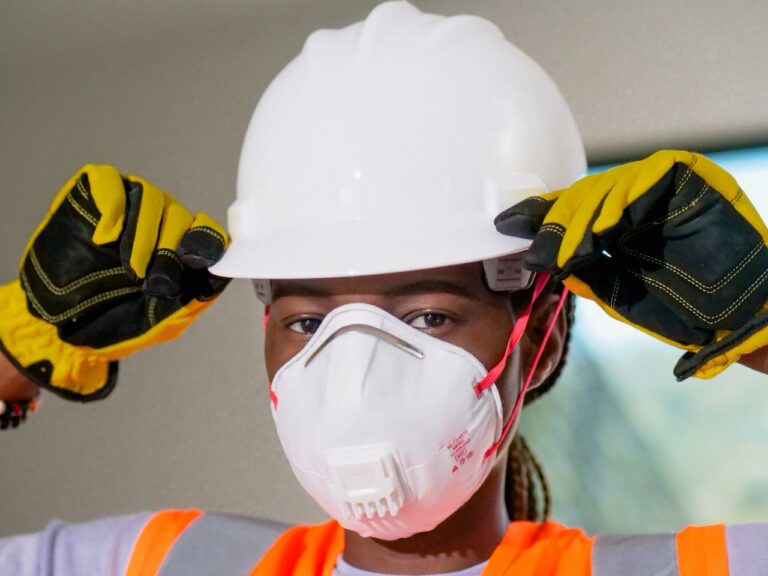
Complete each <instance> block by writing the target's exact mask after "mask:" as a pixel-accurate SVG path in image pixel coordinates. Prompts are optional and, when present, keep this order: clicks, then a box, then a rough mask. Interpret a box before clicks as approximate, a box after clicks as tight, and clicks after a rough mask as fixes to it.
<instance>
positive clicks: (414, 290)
mask: <svg viewBox="0 0 768 576" xmlns="http://www.w3.org/2000/svg"><path fill="white" fill-rule="evenodd" d="M428 292H447V293H449V294H454V295H455V296H460V297H462V298H470V299H474V298H477V294H475V293H474V292H473V291H472V290H471V289H469V288H467V287H466V286H463V285H462V284H459V283H455V282H450V281H447V280H421V281H419V282H411V283H409V284H403V285H402V286H395V287H393V288H390V289H389V290H386V291H385V292H383V294H384V296H410V295H413V294H423V293H428ZM283 296H313V297H318V298H330V297H332V296H334V293H333V292H332V291H331V290H328V289H325V288H319V287H317V286H314V285H312V284H307V283H304V282H291V283H289V284H281V285H279V286H278V287H277V288H276V289H275V291H274V293H273V294H272V300H273V301H274V300H277V299H278V298H282V297H283Z"/></svg>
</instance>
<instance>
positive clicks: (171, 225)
mask: <svg viewBox="0 0 768 576" xmlns="http://www.w3.org/2000/svg"><path fill="white" fill-rule="evenodd" d="M192 221H193V218H192V213H191V212H190V211H189V210H187V209H186V208H185V207H184V206H182V205H181V204H179V203H178V202H177V201H176V200H175V199H174V198H173V196H171V195H170V194H166V195H165V213H164V215H163V221H162V224H161V225H160V235H159V237H158V241H157V250H156V251H155V254H154V257H153V260H152V263H151V264H150V267H149V270H148V271H147V278H146V280H145V281H144V291H145V292H146V293H148V294H149V295H151V296H157V297H160V298H174V297H176V296H178V295H179V294H180V293H181V291H182V282H183V275H184V265H183V264H182V262H181V258H179V255H178V254H177V253H176V247H177V246H178V245H179V243H180V242H181V239H182V237H183V236H184V233H185V232H186V231H187V230H188V229H189V227H190V226H191V225H192Z"/></svg>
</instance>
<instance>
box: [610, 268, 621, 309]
mask: <svg viewBox="0 0 768 576" xmlns="http://www.w3.org/2000/svg"><path fill="white" fill-rule="evenodd" d="M620 284H621V278H620V277H618V276H616V280H615V281H614V283H613V292H612V293H611V302H610V307H611V308H613V309H616V297H617V296H618V295H619V285H620Z"/></svg>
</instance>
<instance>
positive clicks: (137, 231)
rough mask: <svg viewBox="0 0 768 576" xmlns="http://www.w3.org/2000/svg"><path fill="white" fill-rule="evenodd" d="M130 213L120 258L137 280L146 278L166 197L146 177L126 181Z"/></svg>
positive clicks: (121, 244) (121, 242) (122, 239)
mask: <svg viewBox="0 0 768 576" xmlns="http://www.w3.org/2000/svg"><path fill="white" fill-rule="evenodd" d="M126 182H127V187H128V210H127V216H126V222H125V230H124V231H123V235H122V238H121V240H120V259H121V260H122V262H123V266H125V267H126V268H127V269H128V270H130V271H131V272H133V274H134V275H135V276H136V277H137V278H144V277H145V276H146V272H147V266H148V265H149V261H150V259H151V258H152V254H153V253H154V251H155V245H156V244H157V239H158V234H159V232H160V222H161V220H162V217H163V210H164V207H165V194H164V193H163V192H162V191H161V190H160V189H159V188H157V187H156V186H154V185H153V184H151V183H149V182H148V181H146V180H144V179H143V178H133V177H132V178H131V179H130V180H126Z"/></svg>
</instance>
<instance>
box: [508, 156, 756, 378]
mask: <svg viewBox="0 0 768 576" xmlns="http://www.w3.org/2000/svg"><path fill="white" fill-rule="evenodd" d="M495 224H496V229H497V230H498V231H499V232H501V233H503V234H509V235H513V236H518V237H527V238H533V243H532V245H531V247H530V249H529V250H528V252H527V254H526V255H525V265H526V266H527V267H528V268H530V269H531V270H534V271H542V272H549V273H552V274H554V275H556V276H557V277H559V278H561V279H562V280H563V282H564V283H565V285H566V286H567V287H568V288H569V289H570V290H572V291H573V292H574V293H575V294H577V295H579V296H582V297H584V298H589V299H590V300H594V301H595V302H597V303H598V304H599V305H600V307H601V308H602V309H603V310H605V311H606V312H607V313H608V314H609V315H611V316H612V317H614V318H616V319H618V320H621V321H622V322H626V323H627V324H629V325H631V326H634V327H636V328H639V329H640V330H642V331H644V332H646V333H648V334H650V335H652V336H655V337H656V338H658V339H660V340H663V341H664V342H667V343H670V344H673V345H675V346H678V347H680V348H683V349H685V350H687V351H688V352H686V353H685V354H684V355H683V357H682V358H681V359H680V361H679V362H678V363H677V365H676V367H675V369H674V374H675V376H676V377H677V378H678V380H683V379H684V378H687V377H688V376H691V375H695V376H698V377H701V378H710V377H712V376H715V375H716V374H718V373H720V372H721V371H722V370H724V369H725V368H726V367H727V366H729V365H730V364H731V363H733V362H735V361H737V360H738V359H739V358H740V357H741V356H742V355H743V354H747V353H749V352H752V351H754V350H757V349H758V348H761V347H762V346H765V345H766V344H768V328H766V325H768V307H767V306H766V300H768V249H767V248H766V239H768V231H767V230H766V226H765V224H764V223H763V221H762V219H761V218H760V216H759V215H758V214H757V211H756V210H755V208H754V207H753V206H752V204H751V202H750V201H749V199H748V198H747V196H746V195H745V194H744V192H743V191H742V190H741V188H739V185H738V184H737V183H736V181H735V180H734V179H733V177H732V176H731V175H730V174H728V173H727V172H726V171H724V170H723V169H722V168H720V167H718V166H717V165H716V164H714V163H712V162H711V161H710V160H708V159H707V158H705V157H704V156H701V155H700V154H695V153H692V152H685V151H679V150H662V151H660V152H656V153H655V154H653V155H651V156H649V157H648V158H645V159H644V160H640V161H638V162H631V163H629V164H624V165H622V166H619V167H617V168H613V169H611V170H608V171H606V172H603V173H600V174H595V175H592V176H587V177H586V178H582V179H581V180H579V181H578V182H576V183H575V184H574V185H573V186H571V187H570V188H566V189H563V190H557V191H554V192H551V193H548V194H544V195H542V196H537V197H531V198H528V199H526V200H524V201H523V202H520V203H518V204H516V205H515V206H512V207H511V208H508V209H507V210H505V211H504V212H502V213H501V214H499V215H498V216H497V217H496V219H495Z"/></svg>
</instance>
